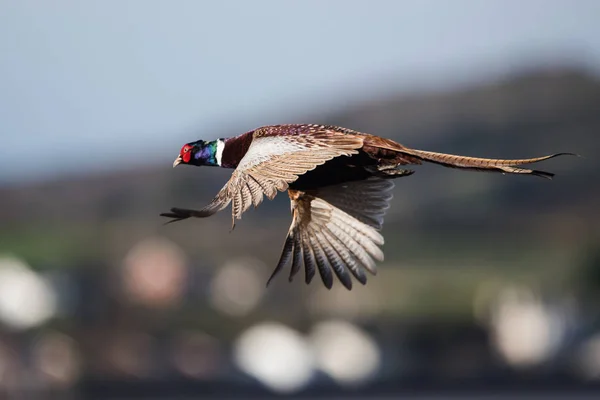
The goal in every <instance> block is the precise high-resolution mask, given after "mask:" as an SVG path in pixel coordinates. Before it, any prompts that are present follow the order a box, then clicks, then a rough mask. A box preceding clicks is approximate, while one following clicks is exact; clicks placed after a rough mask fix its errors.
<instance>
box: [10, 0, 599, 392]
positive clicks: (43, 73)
mask: <svg viewBox="0 0 600 400" xmlns="http://www.w3.org/2000/svg"><path fill="white" fill-rule="evenodd" d="M0 53H1V54H2V55H1V56H0V135H1V136H0V137H1V142H0V143H1V144H2V146H0V392H1V393H2V396H5V398H19V399H20V398H40V399H45V398H57V397H58V398H62V397H65V398H82V399H88V398H89V399H92V398H97V399H117V398H118V399H129V398H156V399H158V398H198V397H200V398H221V397H225V396H227V397H229V398H269V397H271V396H280V395H291V396H295V397H297V398H306V399H308V398H332V397H336V396H343V395H353V396H355V397H356V398H371V397H373V398H395V397H397V396H400V395H405V396H407V398H411V397H413V396H414V397H419V398H425V397H423V396H442V397H444V396H449V395H452V394H454V395H458V396H460V397H469V396H475V397H477V396H485V395H487V394H490V393H493V394H499V395H505V396H507V397H510V396H512V395H515V394H519V395H525V394H529V395H531V396H534V395H537V396H541V397H539V398H550V397H548V396H549V393H552V394H553V395H555V396H558V397H555V398H575V396H576V395H579V396H589V398H596V397H595V395H597V394H598V393H600V391H599V390H598V388H600V306H599V304H600V212H599V210H598V207H599V206H600V185H599V182H600V161H598V157H597V154H598V153H600V140H599V138H598V135H599V133H600V3H599V2H597V1H594V0H589V1H586V0H578V1H572V0H565V1H559V0H546V1H541V0H538V1H534V0H527V1H512V0H503V1H475V0H471V1H469V0H456V1H453V2H443V1H433V0H427V1H391V0H390V1H375V0H373V1H369V2H366V1H341V0H339V1H334V0H331V1H327V2H324V1H323V2H321V1H306V0H305V1H289V2H281V1H253V2H241V1H240V2H220V3H218V2H202V1H175V2H159V1H141V0H138V1H135V0H128V1H103V2H76V1H53V2H40V1H33V0H23V1H18V2H9V1H0ZM278 123H324V124H336V125H341V126H344V127H348V128H351V129H356V130H360V131H365V132H368V133H372V134H376V135H380V136H384V137H389V138H392V139H395V140H397V141H399V142H400V143H403V144H405V145H407V146H409V147H415V148H420V149H425V150H431V151H439V152H448V153H454V154H462V155H472V156H480V157H496V158H526V157H533V156H539V155H544V154H548V153H553V152H562V151H567V152H575V153H580V154H582V155H584V156H585V158H581V159H577V158H558V159H553V160H550V161H547V162H545V163H544V164H543V166H542V165H540V167H539V168H540V169H544V170H549V171H552V172H555V173H556V174H557V176H556V177H555V179H554V180H553V181H547V180H544V179H539V178H535V177H528V176H502V175H495V174H484V173H474V172H465V171H459V170H454V169H445V168H443V167H440V166H436V165H423V166H419V167H417V168H416V169H417V172H416V174H415V175H413V176H411V177H407V178H403V179H400V180H397V181H396V189H395V191H394V194H395V197H394V200H393V203H392V208H391V209H390V210H389V213H388V215H387V218H386V223H385V226H384V229H383V234H384V235H385V238H386V245H385V247H384V251H385V253H386V261H385V262H384V263H382V264H381V265H380V268H379V273H378V275H377V276H376V277H371V278H370V279H369V282H368V284H367V285H366V286H364V287H363V286H360V285H358V286H357V285H355V288H354V289H353V290H352V291H351V292H348V291H346V290H345V289H343V288H342V287H341V285H340V284H339V283H337V282H336V284H335V285H334V287H333V289H332V290H330V291H328V290H327V289H325V288H324V287H322V285H321V284H320V282H318V281H315V282H314V283H313V284H312V285H310V286H306V285H305V284H304V283H303V282H302V279H299V280H296V281H295V282H293V283H291V284H290V283H288V282H287V277H286V276H284V275H285V274H282V275H281V276H279V277H278V279H276V280H275V281H274V282H273V284H272V285H271V286H270V287H269V288H268V289H267V288H265V283H266V280H267V278H268V276H269V275H270V273H271V271H272V269H273V268H274V266H275V264H276V262H277V260H278V257H279V255H280V251H281V246H282V244H283V240H284V238H285V234H286V232H287V229H288V226H289V223H290V216H289V203H288V199H287V196H279V197H278V198H276V199H275V200H274V201H272V202H268V201H267V202H265V203H263V205H262V206H261V207H259V208H258V209H256V210H254V211H250V212H248V213H246V214H245V215H244V218H243V220H242V221H241V222H240V223H238V225H237V227H236V229H235V231H233V232H231V233H230V232H229V229H230V215H229V212H228V211H227V212H222V213H220V214H218V215H216V216H214V217H212V218H209V219H206V220H193V221H185V222H181V223H177V224H173V225H168V226H163V223H164V222H165V221H164V220H162V219H161V218H160V217H159V216H158V214H159V213H160V212H164V211H167V210H168V209H169V208H170V207H173V206H179V207H192V208H194V207H196V208H197V207H201V206H203V205H205V204H206V203H208V202H209V201H210V200H211V199H212V197H213V196H214V195H215V194H216V192H217V191H218V190H219V189H220V187H221V186H222V185H223V183H224V182H225V181H226V180H227V179H228V177H229V174H230V171H227V170H223V171H222V170H219V169H217V168H202V169H199V168H190V167H180V168H177V169H175V170H174V169H173V168H171V163H172V161H173V160H174V158H175V157H176V155H177V154H178V152H179V150H180V148H181V146H182V145H183V144H184V143H186V142H189V141H193V140H196V139H200V138H202V139H210V140H213V139H216V138H219V137H228V136H235V135H238V134H241V133H243V132H246V131H249V130H252V129H254V128H256V127H258V126H261V125H268V124H278Z"/></svg>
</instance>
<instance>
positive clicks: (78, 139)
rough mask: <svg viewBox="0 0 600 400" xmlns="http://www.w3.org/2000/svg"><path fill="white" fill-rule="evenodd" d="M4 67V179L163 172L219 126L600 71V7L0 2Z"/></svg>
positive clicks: (0, 170)
mask: <svg viewBox="0 0 600 400" xmlns="http://www.w3.org/2000/svg"><path fill="white" fill-rule="evenodd" d="M0 54H1V56H0V138H1V141H2V142H1V144H2V146H1V147H0V182H6V181H11V180H12V181H14V180H17V179H31V178H34V177H48V176H53V175H56V174H60V173H62V172H64V171H69V170H74V171H81V170H88V169H98V168H102V169H104V168H110V167H112V166H118V165H126V164H128V163H137V162H141V161H143V160H142V159H143V158H144V157H145V158H147V160H152V159H156V161H157V162H162V161H164V162H165V163H166V164H165V165H166V167H167V168H168V167H170V160H171V159H172V158H173V157H174V153H176V152H177V151H178V150H179V147H180V146H181V145H182V144H183V143H182V141H185V140H188V139H189V140H192V139H195V138H208V139H212V138H215V137H216V136H217V135H220V134H223V133H224V132H223V130H222V129H223V128H221V129H220V130H218V129H216V128H217V127H220V126H223V127H224V128H227V127H228V126H232V127H234V126H235V128H238V129H239V128H241V129H246V128H247V129H251V128H253V127H255V126H258V125H264V124H269V123H280V122H309V121H295V120H294V121H291V120H290V121H288V120H286V119H285V118H286V117H287V116H289V118H293V117H297V116H298V115H302V114H305V113H307V112H311V111H314V110H317V109H323V108H341V107H343V106H344V105H346V104H348V103H349V102H352V101H354V100H358V99H361V98H365V97H368V96H377V94H379V93H381V92H382V91H384V90H391V89H405V90H415V89H421V88H438V87H444V86H448V85H456V84H460V83H464V82H468V81H470V80H474V79H477V80H479V79H485V78H486V77H494V76H496V75H498V74H501V73H503V72H506V71H509V70H511V69H512V68H513V67H515V66H516V65H519V63H521V62H522V60H524V59H525V60H527V59H528V58H529V57H533V58H536V57H542V59H548V60H559V59H561V57H563V58H564V57H566V58H568V57H571V58H576V59H580V60H581V62H582V63H584V64H585V65H587V66H590V67H591V68H593V69H595V70H596V71H597V72H600V1H594V0H589V1H588V0H562V1H561V0H535V1H534V0H529V1H527V0H521V1H513V0H498V1H481V0H453V1H444V0H415V1H393V0H389V1H377V0H369V1H366V0H364V1H349V0H335V1H334V0H328V1H318V0H312V1H309V0H302V1H282V0H272V1H221V2H218V1H191V0H190V1H148V0H136V1H133V0H128V1H127V0H119V1H116V0H112V1H106V0H104V1H94V2H92V1H85V2H84V1H75V0H72V1H66V0H53V1H41V0H39V1H33V0H19V1H8V0H0ZM534 55H535V57H534ZM392 79H393V81H391V80H392ZM236 121H237V122H238V123H236ZM315 122H319V121H315ZM240 123H243V124H244V125H242V126H240V125H239V124H240ZM245 124H248V125H245ZM238 133H241V132H238V131H236V132H231V133H230V135H235V134H238Z"/></svg>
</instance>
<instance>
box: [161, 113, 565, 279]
mask: <svg viewBox="0 0 600 400" xmlns="http://www.w3.org/2000/svg"><path fill="white" fill-rule="evenodd" d="M223 141H224V149H223V150H222V156H221V164H220V166H222V167H225V168H235V170H234V171H233V173H232V175H231V178H230V179H229V181H228V182H227V183H226V184H225V186H223V188H222V189H221V190H220V191H219V193H218V194H217V195H216V196H215V198H214V199H213V200H212V201H211V203H210V204H208V205H207V206H206V207H204V208H202V209H201V210H189V209H181V208H173V209H171V212H169V213H164V214H161V215H163V216H166V217H170V218H174V219H173V221H179V220H182V219H186V218H190V217H198V218H203V217H208V216H210V215H213V214H215V213H216V212H218V211H220V210H222V209H224V208H225V207H227V205H229V203H231V213H232V220H233V223H232V228H233V226H235V220H236V219H241V217H242V214H243V213H244V212H245V211H247V210H248V209H249V208H250V207H251V206H254V207H256V206H258V205H259V204H260V203H261V202H262V200H263V198H264V196H266V197H267V198H269V199H273V198H274V197H275V196H276V195H277V192H280V191H285V190H287V191H288V194H289V197H290V201H291V209H292V224H291V226H290V229H289V231H288V235H287V238H286V240H285V243H284V248H283V252H282V254H281V257H280V260H279V263H278V264H277V266H276V268H275V270H274V272H273V274H272V276H271V278H270V279H269V281H268V282H270V281H271V280H272V279H273V277H274V276H275V275H276V274H277V273H278V272H279V271H280V270H281V269H282V268H283V267H284V266H285V264H286V263H288V262H289V261H290V260H291V263H292V266H291V270H290V275H289V278H290V280H291V279H292V278H293V277H294V276H295V275H296V274H297V273H298V272H299V271H300V269H301V267H302V266H304V269H305V281H306V283H309V282H310V281H311V280H312V278H313V276H314V275H315V273H316V271H317V270H318V271H319V275H320V276H321V279H322V281H323V283H324V285H325V286H326V287H328V288H330V287H331V286H332V284H333V279H332V271H333V274H335V275H336V276H337V278H338V279H339V281H340V282H341V283H342V284H343V285H344V286H345V287H346V288H348V289H351V288H352V279H351V278H350V274H351V275H352V276H354V277H355V279H356V280H358V281H359V282H360V283H362V284H365V283H366V280H367V277H366V275H365V272H364V271H365V270H366V271H368V272H370V273H372V274H375V272H376V267H375V262H376V261H382V260H383V252H382V251H381V248H380V247H381V246H382V245H383V242H384V240H383V237H382V236H381V234H380V233H379V230H380V229H381V227H382V225H383V217H384V214H385V210H386V209H387V208H388V207H389V201H390V199H391V197H392V195H391V190H392V188H393V186H394V185H393V182H392V179H394V178H398V177H402V176H408V175H411V174H412V173H413V171H411V170H406V169H402V168H400V166H403V165H409V164H421V163H422V162H423V161H426V162H432V163H436V164H440V165H443V166H446V167H451V168H461V169H471V170H479V171H490V172H500V173H503V174H507V173H508V174H531V175H537V176H541V177H545V178H551V177H552V176H553V174H551V173H548V172H544V171H537V170H531V169H526V168H520V167H518V166H519V165H523V164H530V163H534V162H539V161H543V160H547V159H549V158H552V157H556V156H558V155H562V154H570V153H559V154H553V155H549V156H543V157H536V158H530V159H519V160H500V159H488V158H475V157H466V156H456V155H449V154H443V153H434V152H430V151H422V150H415V149H410V148H407V147H405V146H403V145H401V144H399V143H397V142H395V141H393V140H390V139H386V138H382V137H379V136H374V135H369V134H366V133H362V132H357V131H354V130H351V129H347V128H342V127H337V126H329V125H314V124H288V125H273V126H264V127H260V128H257V129H255V130H253V131H250V132H247V133H244V134H242V135H240V136H237V137H234V138H229V139H224V140H223ZM186 146H187V145H186ZM185 151H187V150H185ZM182 152H183V150H182ZM182 154H183V153H182ZM178 160H180V159H179V158H178ZM196 165H197V164H196ZM173 221H171V222H173Z"/></svg>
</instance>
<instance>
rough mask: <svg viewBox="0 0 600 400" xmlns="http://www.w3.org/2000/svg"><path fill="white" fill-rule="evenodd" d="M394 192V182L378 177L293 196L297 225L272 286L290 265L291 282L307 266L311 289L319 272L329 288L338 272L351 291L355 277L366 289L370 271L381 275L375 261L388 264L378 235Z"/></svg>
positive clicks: (287, 239) (293, 223) (294, 219)
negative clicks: (276, 278)
mask: <svg viewBox="0 0 600 400" xmlns="http://www.w3.org/2000/svg"><path fill="white" fill-rule="evenodd" d="M393 187H394V184H393V182H392V181H391V180H387V179H381V178H376V177H372V178H369V179H367V180H364V181H356V182H349V183H344V184H339V185H333V186H329V187H326V188H323V189H319V190H317V191H314V192H312V193H305V192H301V191H293V190H289V191H288V192H289V195H290V199H291V203H292V215H293V217H292V225H291V226H290V229H289V231H288V235H287V238H286V240H285V244H284V247H283V251H282V254H281V257H280V259H279V263H278V264H277V266H276V267H275V270H274V271H273V273H272V275H271V277H270V278H269V280H268V282H267V285H268V284H269V283H270V282H271V280H272V279H273V278H274V277H275V275H277V274H278V273H279V272H280V271H281V269H282V268H283V267H284V266H285V265H286V264H287V263H288V261H289V260H290V259H291V260H292V267H291V270H290V275H289V280H290V281H292V279H293V278H294V276H295V275H296V274H297V273H298V272H299V271H300V269H301V267H302V265H304V269H305V281H306V283H307V284H308V283H310V282H311V281H312V279H313V277H314V275H315V272H316V270H317V269H318V270H319V274H320V275H321V280H322V281H323V284H324V285H325V286H326V287H327V288H331V287H332V285H333V276H332V270H333V273H334V274H335V275H336V276H337V277H338V279H339V280H340V282H341V283H342V284H343V285H344V286H345V287H346V288H347V289H348V290H350V289H352V279H351V277H350V273H351V274H352V275H353V276H354V277H355V278H356V279H357V280H358V281H359V282H360V283H362V284H363V285H364V284H365V283H366V282H367V276H366V274H365V271H364V270H365V269H366V270H367V271H369V272H370V273H372V274H373V275H375V273H376V265H375V261H383V252H382V250H381V249H380V246H382V245H383V243H384V240H383V236H381V234H380V233H379V232H378V231H379V230H380V229H381V227H382V225H383V217H384V214H385V211H386V210H387V209H388V208H389V203H390V200H391V199H392V194H391V191H392V188H393ZM348 271H349V272H350V273H349V272H348Z"/></svg>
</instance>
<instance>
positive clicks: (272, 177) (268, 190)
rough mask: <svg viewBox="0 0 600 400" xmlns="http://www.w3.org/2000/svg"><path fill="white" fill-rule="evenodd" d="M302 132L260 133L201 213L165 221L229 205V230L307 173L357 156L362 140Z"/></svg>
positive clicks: (318, 130)
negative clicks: (236, 222)
mask: <svg viewBox="0 0 600 400" xmlns="http://www.w3.org/2000/svg"><path fill="white" fill-rule="evenodd" d="M302 127H303V129H301V130H293V131H291V130H285V127H282V126H274V127H265V128H259V129H257V130H256V131H255V132H254V138H253V140H252V143H251V145H250V147H249V148H248V151H247V152H246V154H245V155H244V157H243V158H242V159H241V161H240V163H239V164H238V166H237V168H236V169H235V171H234V172H233V174H232V175H231V178H230V179H229V181H228V182H227V184H226V185H225V186H224V187H223V188H222V189H221V190H220V191H219V193H218V194H217V196H216V197H215V198H214V199H213V201H212V202H211V203H210V204H209V205H208V206H207V207H205V208H203V209H202V210H198V211H194V210H185V209H171V213H166V214H162V215H163V216H167V217H171V218H174V221H175V220H177V221H179V220H181V219H185V218H189V217H199V218H202V217H207V216H210V215H212V214H214V213H216V212H218V211H220V210H222V209H223V208H225V207H227V205H228V204H229V203H230V202H231V203H232V206H231V214H232V220H233V224H232V227H233V226H235V219H241V216H242V214H243V213H244V212H245V211H246V210H248V208H250V206H254V207H256V206H258V205H259V204H260V203H261V202H262V200H263V196H267V198H269V199H273V198H274V197H275V196H276V195H277V192H278V191H284V190H286V189H287V188H288V186H289V184H290V183H292V182H294V181H295V180H296V179H298V177H299V176H300V175H302V174H304V173H306V172H307V171H310V170H312V169H314V168H316V167H317V166H319V165H321V164H324V163H325V162H327V161H329V160H331V159H333V158H335V157H339V156H349V155H352V154H356V153H357V152H358V149H360V148H361V147H362V144H363V137H361V136H358V135H351V134H347V133H345V132H342V131H338V130H335V129H334V128H333V127H327V126H321V125H303V126H302Z"/></svg>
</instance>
